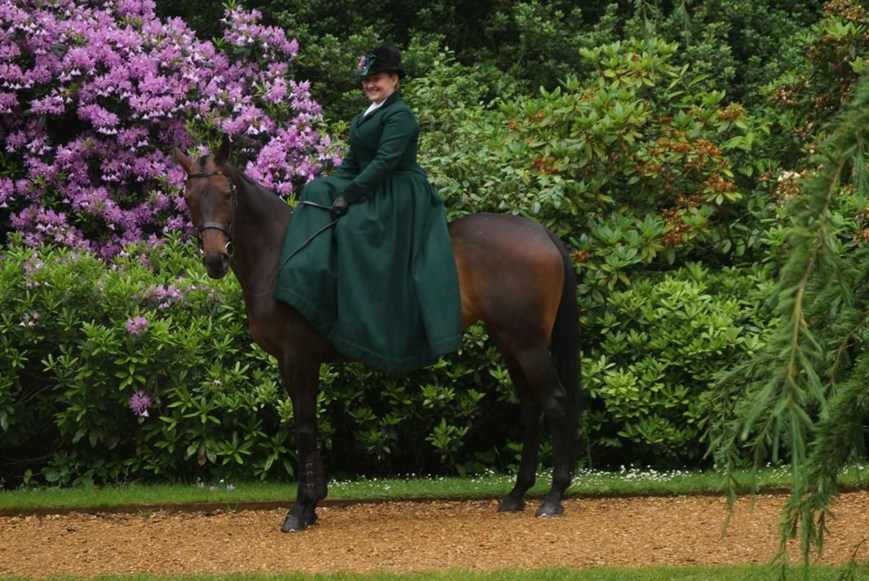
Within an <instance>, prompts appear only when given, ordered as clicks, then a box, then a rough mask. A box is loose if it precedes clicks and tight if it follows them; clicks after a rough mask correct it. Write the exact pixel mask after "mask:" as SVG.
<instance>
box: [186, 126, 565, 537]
mask: <svg viewBox="0 0 869 581" xmlns="http://www.w3.org/2000/svg"><path fill="white" fill-rule="evenodd" d="M230 150H231V148H230V145H229V143H228V141H226V140H224V142H223V144H222V145H221V146H220V147H219V149H218V150H217V151H216V152H215V153H214V154H213V155H205V156H201V157H199V158H198V159H196V160H194V159H192V158H191V157H188V156H187V154H185V153H184V152H183V151H181V150H180V149H179V148H178V147H174V148H173V152H172V154H173V158H174V160H175V161H177V162H178V163H179V164H180V165H181V167H182V168H183V169H184V170H185V172H186V174H187V175H186V181H185V184H184V194H183V195H184V200H185V202H186V205H187V208H188V210H189V212H190V218H191V221H192V223H193V226H194V228H195V229H196V230H197V232H198V237H199V244H200V249H201V251H202V253H203V262H204V265H205V268H206V272H207V274H208V276H209V277H211V278H215V279H219V278H222V277H224V276H225V275H226V274H227V272H228V271H229V270H232V271H233V273H234V274H235V276H236V277H237V278H238V280H239V283H240V285H241V289H242V292H243V296H244V305H245V310H246V314H247V320H248V325H249V327H250V331H251V334H252V336H253V339H254V341H256V343H257V344H258V345H259V346H260V347H262V349H263V350H265V351H266V352H267V353H269V354H270V355H271V356H273V357H274V358H275V359H276V361H277V364H278V367H279V371H280V376H281V380H282V382H283V384H284V388H285V389H286V390H287V392H288V393H289V396H290V399H291V401H292V404H293V410H294V418H295V425H294V435H295V440H296V447H297V452H298V459H299V469H298V474H297V478H298V487H297V494H296V500H295V503H294V504H293V505H292V506H291V508H290V509H289V510H288V512H287V515H286V518H285V519H284V522H283V525H282V526H281V530H282V531H284V532H293V531H303V530H305V529H306V528H307V527H308V526H309V525H312V524H313V523H315V522H316V521H317V514H316V511H315V509H316V507H317V504H318V502H319V501H321V500H322V499H324V498H326V494H327V486H326V477H325V470H324V464H323V460H322V457H321V454H320V450H319V447H318V441H317V421H316V402H317V394H318V390H319V370H320V366H321V365H322V364H324V363H330V362H335V361H342V360H346V358H344V357H343V356H342V354H340V353H339V352H338V351H337V350H336V348H335V346H334V345H332V344H331V342H330V341H329V340H328V338H326V337H325V336H324V335H323V334H322V333H320V332H319V331H318V330H317V329H316V328H315V327H314V326H313V325H312V324H311V323H310V322H309V321H307V320H306V319H305V318H303V317H302V315H301V314H299V313H298V312H297V311H296V310H295V309H294V308H292V307H291V306H290V305H288V304H285V303H282V302H280V301H278V300H276V299H275V298H273V296H272V291H273V288H274V281H275V278H276V274H277V271H278V267H279V262H280V259H281V255H280V253H281V247H282V243H283V239H284V236H285V234H286V232H287V228H288V227H292V223H291V220H292V208H291V207H290V205H289V204H287V202H286V201H285V200H283V199H282V198H281V197H280V196H278V195H277V194H275V193H274V192H271V191H269V190H268V189H266V188H264V187H263V186H261V185H260V184H258V183H256V182H255V181H254V180H252V179H251V178H249V177H248V176H247V175H245V174H244V173H243V172H242V171H240V170H239V169H238V168H236V167H234V166H233V165H232V164H231V163H230V162H229V157H230V153H231V151H230ZM448 228H449V235H450V239H451V242H452V249H453V254H454V256H455V263H456V267H457V270H458V278H459V289H460V295H461V313H462V330H463V331H464V330H465V329H466V328H467V327H468V326H469V325H471V324H474V323H475V322H478V321H480V322H482V323H483V324H484V325H485V327H486V329H487V331H488V334H489V337H490V338H491V340H492V341H494V343H495V345H496V346H497V348H498V350H499V351H500V353H501V355H502V356H503V358H504V361H505V363H506V367H507V370H508V372H509V375H510V378H511V381H512V382H513V385H514V388H515V389H516V391H517V393H518V399H519V403H520V415H521V418H522V421H523V424H524V427H523V442H522V453H521V459H520V464H519V469H518V472H517V475H516V482H515V485H514V486H513V488H512V490H510V492H509V493H508V494H507V496H505V497H504V498H503V499H502V500H501V501H500V504H499V506H498V510H499V511H501V512H518V511H521V510H523V509H524V507H525V500H524V497H525V494H526V492H527V491H528V489H529V488H530V487H531V486H532V485H533V484H534V481H535V477H536V471H537V464H538V457H539V447H540V442H541V437H542V431H543V425H542V424H543V421H544V420H545V422H546V424H547V426H548V429H549V432H550V435H551V439H552V451H553V472H552V482H551V487H550V490H549V492H548V493H547V494H546V496H545V498H544V499H543V501H542V503H541V504H540V506H539V508H538V510H537V513H536V514H537V516H539V517H546V516H556V515H560V514H562V513H563V511H564V508H563V506H562V503H561V500H562V497H563V495H564V492H565V491H566V489H567V488H568V487H569V486H570V483H571V478H572V467H573V464H574V463H575V461H576V459H577V456H576V452H577V449H578V448H577V446H578V426H579V412H578V400H579V390H580V387H581V379H580V371H579V317H578V309H577V303H576V289H577V281H576V274H575V273H574V271H573V267H572V264H571V261H570V256H569V254H568V252H567V250H566V248H565V246H564V244H563V243H562V242H561V241H560V240H559V239H558V238H557V237H556V236H555V235H554V234H552V233H551V232H550V231H549V230H547V229H546V228H544V227H543V226H542V225H540V224H539V223H537V222H535V221H533V220H530V219H528V218H523V217H519V216H513V215H507V214H492V213H480V214H471V215H468V216H464V217H462V218H459V219H457V220H454V221H451V222H450V224H449V227H448Z"/></svg>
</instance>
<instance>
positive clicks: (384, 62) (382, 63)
mask: <svg viewBox="0 0 869 581" xmlns="http://www.w3.org/2000/svg"><path fill="white" fill-rule="evenodd" d="M383 71H385V72H387V73H395V74H397V75H398V78H404V69H402V68H401V53H400V52H398V49H397V48H395V47H394V46H392V45H391V44H382V45H380V46H378V47H377V48H375V49H374V51H373V52H369V53H367V54H366V55H365V56H364V57H362V60H360V61H359V67H358V70H357V71H356V74H357V75H358V76H360V77H367V76H368V75H373V74H375V73H379V72H383Z"/></svg>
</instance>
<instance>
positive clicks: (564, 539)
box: [0, 491, 869, 578]
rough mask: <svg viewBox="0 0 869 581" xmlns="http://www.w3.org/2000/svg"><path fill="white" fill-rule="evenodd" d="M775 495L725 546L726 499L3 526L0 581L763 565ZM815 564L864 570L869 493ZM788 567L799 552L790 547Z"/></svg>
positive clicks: (744, 506)
mask: <svg viewBox="0 0 869 581" xmlns="http://www.w3.org/2000/svg"><path fill="white" fill-rule="evenodd" d="M784 500H785V497H782V496H770V495H764V496H759V497H757V498H756V499H755V503H754V506H753V507H752V503H751V501H750V500H749V499H744V500H740V501H739V503H738V504H737V507H736V512H735V514H734V517H733V520H732V522H731V524H730V526H729V528H728V529H727V532H726V534H725V535H724V536H723V537H721V536H720V533H721V527H722V524H723V522H724V516H725V502H724V500H723V499H721V498H717V497H707V496H697V497H694V496H692V497H666V498H660V497H647V498H605V499H600V498H594V499H583V498H571V499H568V500H566V501H565V509H566V513H565V515H564V516H562V517H557V518H551V519H537V518H535V517H534V510H533V508H532V506H531V505H530V504H529V508H528V509H526V511H525V512H524V513H521V514H499V513H497V512H496V507H497V504H496V502H494V501H485V502H484V501H476V502H465V501H461V502H460V501H455V502H453V501H438V502H395V503H359V504H344V505H330V506H325V507H322V508H320V509H319V510H318V514H319V516H320V522H319V523H318V524H316V525H314V526H313V527H311V528H310V529H309V530H307V531H306V532H304V533H297V534H283V533H281V532H280V531H279V527H280V525H281V522H283V514H284V512H285V511H283V510H238V511H224V510H217V511H210V512H201V511H200V512H152V513H125V514H107V513H103V514H81V513H72V514H66V515H42V516H32V515H31V516H11V517H10V516H7V517H0V576H9V575H19V576H22V575H23V576H29V577H34V578H40V577H49V576H77V577H97V576H100V575H132V574H136V573H150V574H154V575H192V574H229V573H236V572H238V573H295V572H304V573H335V572H375V571H381V572H389V573H408V572H419V571H429V570H444V569H468V570H477V571H484V570H485V571H490V570H500V569H533V568H544V567H574V568H583V567H595V566H630V567H634V566H646V565H701V564H708V565H711V564H739V563H765V562H768V561H769V560H770V559H771V558H772V557H773V555H774V554H775V552H776V550H777V547H778V521H779V517H780V509H781V506H782V504H783V502H784ZM834 512H835V513H836V516H837V517H838V518H837V519H836V520H835V521H834V522H832V523H830V525H829V534H828V536H827V538H826V541H825V548H824V555H823V559H822V560H821V561H820V562H823V563H828V564H833V563H835V564H840V563H844V562H847V561H848V560H849V559H850V558H851V556H852V554H854V553H855V550H856V551H857V554H856V556H857V559H858V561H862V562H869V542H865V543H864V544H863V545H862V546H860V547H859V549H858V547H857V545H858V544H859V543H860V542H861V541H864V540H866V539H867V537H869V491H858V492H849V493H845V494H842V495H841V496H840V497H839V499H838V500H837V502H836V504H835V505H834ZM791 555H792V559H794V560H798V559H799V556H798V551H797V549H796V547H795V546H793V547H792V553H791Z"/></svg>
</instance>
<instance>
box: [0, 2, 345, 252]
mask: <svg viewBox="0 0 869 581" xmlns="http://www.w3.org/2000/svg"><path fill="white" fill-rule="evenodd" d="M259 18H260V15H259V13H258V12H256V11H252V12H246V11H244V10H242V9H241V8H238V7H235V6H233V5H229V6H228V8H227V10H226V13H225V16H224V18H223V21H222V22H223V24H224V26H225V29H226V32H225V34H224V37H223V39H222V40H220V41H217V42H216V43H211V42H202V41H199V40H197V39H196V37H195V36H194V34H193V33H192V32H191V30H190V29H189V28H187V26H186V25H185V24H184V23H183V22H182V21H181V20H178V19H170V20H168V21H167V22H161V21H159V20H158V19H157V18H156V17H155V15H154V2H152V1H149V0H111V1H108V2H93V1H82V0H78V1H73V0H57V1H55V2H40V1H36V0H15V1H13V2H10V3H4V4H3V5H2V6H0V57H2V58H0V141H2V143H3V144H4V145H3V147H4V150H3V152H2V155H0V169H2V172H0V175H2V176H3V177H2V178H0V234H2V233H3V230H5V229H10V228H11V229H13V230H18V231H21V232H22V233H24V234H25V235H26V237H27V240H28V242H29V243H31V244H37V243H39V242H42V241H51V242H54V243H59V244H63V245H67V246H73V247H80V248H89V249H93V250H96V251H98V252H99V253H100V254H102V255H103V256H106V257H109V256H114V255H116V254H117V253H118V252H120V251H121V249H122V248H123V247H124V246H125V245H127V244H130V243H135V242H138V241H142V240H147V241H151V242H153V241H155V240H157V239H159V238H161V237H163V236H165V235H166V234H168V233H171V232H175V231H179V230H181V231H183V230H185V229H186V228H187V227H188V219H187V217H186V214H185V212H184V210H183V208H182V206H183V203H182V201H181V199H180V197H179V196H177V195H176V193H177V190H178V187H179V184H180V181H181V179H182V174H181V172H180V170H179V169H178V168H177V167H176V165H175V164H174V163H173V162H172V161H171V157H170V155H169V150H170V148H171V146H172V145H173V144H178V145H181V146H185V147H189V146H191V145H192V144H193V142H194V140H195V141H197V142H209V141H211V142H213V141H216V139H217V136H218V135H219V134H228V135H230V136H232V137H234V138H235V139H236V140H237V141H239V142H240V146H241V147H237V148H236V149H237V150H240V151H242V152H243V153H246V154H247V157H249V158H251V159H250V161H249V164H248V165H247V167H246V168H245V169H246V171H247V172H248V173H249V174H250V175H251V176H252V177H254V178H255V179H257V180H259V181H261V182H262V183H263V185H265V186H266V187H268V188H271V189H274V190H276V191H278V192H280V193H281V194H283V195H289V194H292V193H293V189H294V188H295V187H297V186H298V185H299V184H301V183H304V182H306V181H308V180H310V179H312V178H313V177H314V176H316V175H317V174H318V172H319V167H320V166H321V165H323V164H324V163H330V162H334V161H335V158H334V155H333V151H332V149H333V148H332V146H331V144H330V141H329V139H328V137H326V136H325V135H323V134H321V133H320V132H319V131H318V129H317V127H318V124H319V123H320V118H321V112H320V107H319V105H318V104H317V103H316V102H314V101H313V100H312V99H311V96H310V94H309V87H308V84H307V83H305V82H296V81H295V80H293V79H292V76H291V70H290V63H291V62H292V61H293V60H294V59H295V57H296V55H297V52H298V44H297V43H296V42H295V41H290V40H288V39H287V38H286V35H285V34H284V32H283V31H282V30H280V29H277V28H274V27H265V26H262V25H260V24H258V20H259ZM167 175H168V180H167V177H166V176H167ZM0 238H2V237H0Z"/></svg>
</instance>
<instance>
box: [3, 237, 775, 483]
mask: <svg viewBox="0 0 869 581" xmlns="http://www.w3.org/2000/svg"><path fill="white" fill-rule="evenodd" d="M756 276H760V275H756ZM755 282H756V281H754V280H752V279H751V278H749V277H746V276H744V275H743V274H741V273H739V272H736V271H735V270H729V271H725V272H721V273H715V274H710V273H707V272H706V271H705V270H703V269H702V268H701V267H699V266H694V267H691V268H686V269H685V270H684V271H679V272H676V273H673V274H670V275H667V276H665V277H663V278H661V279H659V280H652V279H650V280H649V281H647V282H639V283H638V284H636V285H635V286H634V287H633V288H632V289H630V290H629V291H625V292H621V293H614V294H613V295H612V297H611V300H610V302H609V305H608V307H606V308H605V309H602V310H594V311H591V312H589V313H588V314H587V316H586V317H585V319H584V322H583V323H584V328H585V333H586V336H585V337H584V341H583V348H584V352H585V353H586V357H585V358H584V364H583V367H584V374H585V379H586V385H587V387H588V392H587V398H586V404H587V405H586V410H585V413H584V416H585V420H584V426H585V428H584V432H583V433H584V435H585V437H586V442H587V444H588V447H587V449H588V451H589V455H588V456H587V457H586V461H588V462H591V463H595V462H597V464H598V465H600V463H601V462H604V463H615V464H619V463H621V464H630V463H661V462H666V463H670V464H674V463H675V464H678V463H693V464H696V463H697V462H699V461H700V460H699V456H698V442H697V439H698V433H699V432H698V421H699V419H700V418H701V416H702V412H701V409H700V399H699V398H701V397H702V395H703V393H705V390H706V389H707V387H708V386H707V381H708V380H709V379H710V377H711V376H712V375H713V374H714V373H715V372H716V371H717V370H719V369H722V368H723V367H724V366H726V365H727V364H728V362H730V361H732V359H733V358H734V357H740V356H742V355H744V354H745V353H747V352H749V351H750V350H752V349H753V348H754V346H755V344H756V342H757V341H758V338H759V336H760V335H759V331H758V330H757V329H752V328H751V324H753V323H751V320H752V316H753V315H754V314H755V309H756V305H755V303H754V302H753V301H752V300H751V297H752V296H753V293H751V292H746V290H747V289H749V288H752V287H753V285H755ZM243 313H244V311H243V307H242V299H241V293H240V289H239V287H238V284H237V283H236V281H235V279H234V278H233V277H232V276H229V277H227V278H226V279H223V280H220V281H213V280H210V279H207V278H206V277H205V274H204V269H203V268H202V266H201V264H199V261H198V257H197V254H196V252H195V249H194V247H193V246H192V245H191V244H188V243H182V242H181V241H179V240H177V239H170V240H167V241H166V242H165V243H164V244H162V245H161V246H159V247H155V248H145V247H138V248H131V249H129V252H128V253H126V254H125V255H124V256H123V257H119V258H117V259H115V260H114V261H113V262H111V263H105V262H103V261H101V260H100V259H98V258H96V257H95V256H93V255H91V254H88V253H85V252H80V251H73V250H68V249H56V248H45V247H43V248H39V249H33V248H29V247H27V246H25V245H24V244H22V243H21V242H20V241H18V240H13V242H12V243H11V244H9V245H8V246H7V247H6V248H4V249H3V250H2V259H0V331H2V335H0V435H2V437H0V458H2V459H3V460H2V466H0V468H2V474H3V475H5V476H4V479H5V484H6V485H15V484H16V483H18V482H20V481H21V479H22V478H23V479H24V480H33V481H38V482H43V481H44V482H52V483H62V484H71V483H89V482H97V483H104V482H115V481H128V480H154V479H167V478H170V479H177V478H181V479H185V480H193V479H196V478H202V479H212V480H213V479H216V478H235V479H239V478H247V479H250V478H263V479H265V478H289V477H291V476H292V474H293V470H294V466H295V465H296V461H295V451H294V445H293V441H292V429H291V428H292V420H293V412H292V406H291V404H290V400H289V398H288V397H287V395H286V393H285V392H284V390H283V389H282V387H281V385H280V379H279V377H278V374H277V370H276V366H275V365H274V362H273V360H271V358H270V357H269V356H268V355H266V354H265V353H264V352H263V351H262V350H260V349H259V348H258V347H256V346H255V345H254V344H253V343H252V342H251V337H250V334H249V332H248V330H247V327H246V323H245V320H244V314H243ZM321 382H322V388H323V389H322V393H321V396H320V400H319V406H320V415H319V418H320V429H321V437H322V442H323V447H324V449H325V450H326V455H327V458H328V460H327V463H328V465H329V470H330V474H331V475H332V476H347V475H352V474H365V475H384V474H397V473H474V472H480V471H484V470H499V471H500V470H509V469H512V468H514V467H515V465H516V464H517V462H518V452H519V449H520V447H519V444H518V440H519V438H520V430H519V420H518V410H517V406H516V405H515V397H514V395H513V390H512V386H511V384H510V381H509V378H508V375H507V372H506V369H505V368H504V367H503V365H502V362H501V359H500V356H499V355H498V353H497V351H496V350H495V349H494V348H493V347H492V346H491V344H490V343H489V342H488V341H487V340H486V333H485V331H484V329H482V328H481V327H473V328H472V329H470V330H469V332H468V333H466V335H465V340H464V347H463V350H462V353H460V354H458V355H454V356H451V357H448V358H445V359H443V360H441V361H440V362H439V363H437V364H436V365H433V366H431V367H429V368H426V369H423V370H420V371H417V372H415V373H412V374H408V375H392V374H385V373H380V372H375V371H373V370H370V369H368V368H365V367H363V366H362V365H359V364H346V365H336V366H328V365H327V366H323V369H322V372H321ZM136 394H138V395H137V397H143V396H144V397H147V398H148V399H149V400H150V406H149V407H148V408H147V417H146V416H143V415H138V414H137V413H135V412H134V410H133V409H132V408H131V405H130V404H131V399H132V398H133V396H134V395H136ZM139 411H140V412H144V410H143V409H139ZM614 447H616V448H614ZM613 450H617V453H614V452H613ZM543 461H544V462H548V447H545V449H544V455H543Z"/></svg>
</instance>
